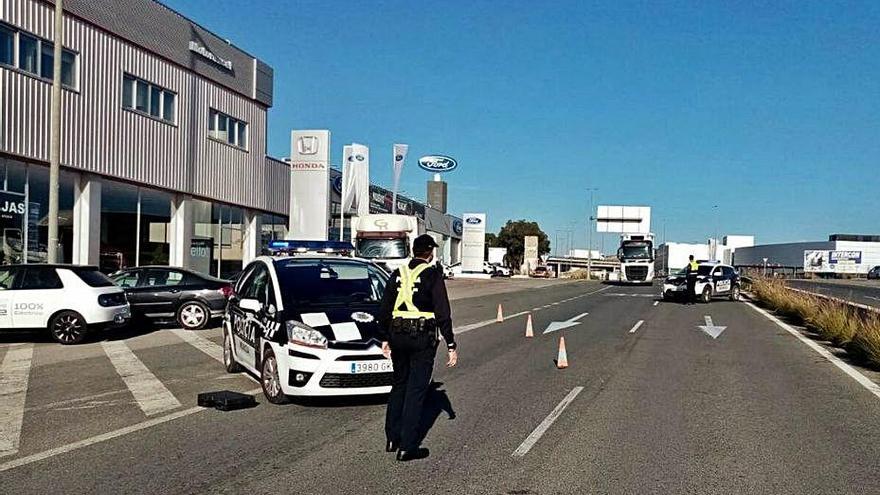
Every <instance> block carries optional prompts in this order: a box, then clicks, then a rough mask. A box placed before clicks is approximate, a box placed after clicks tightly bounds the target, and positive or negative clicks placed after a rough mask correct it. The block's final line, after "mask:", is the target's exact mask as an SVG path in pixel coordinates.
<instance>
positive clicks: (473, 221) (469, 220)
mask: <svg viewBox="0 0 880 495" xmlns="http://www.w3.org/2000/svg"><path fill="white" fill-rule="evenodd" d="M464 221H465V222H467V223H468V224H470V225H480V224H481V223H483V220H482V219H481V218H479V217H467V218H465V219H464Z"/></svg>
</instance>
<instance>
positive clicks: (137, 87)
mask: <svg viewBox="0 0 880 495" xmlns="http://www.w3.org/2000/svg"><path fill="white" fill-rule="evenodd" d="M176 100H177V95H176V94H175V93H173V92H171V91H168V90H167V89H163V88H161V87H159V86H156V85H155V84H152V83H149V82H147V81H144V80H143V79H138V78H136V77H134V76H130V75H128V74H123V75H122V107H123V108H127V109H129V110H134V111H136V112H139V113H143V114H145V115H149V116H150V117H155V118H157V119H160V120H164V121H165V122H168V123H172V124H173V123H174V115H175V113H176V112H175V103H176Z"/></svg>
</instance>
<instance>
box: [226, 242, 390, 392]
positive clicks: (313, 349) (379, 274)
mask: <svg viewBox="0 0 880 495" xmlns="http://www.w3.org/2000/svg"><path fill="white" fill-rule="evenodd" d="M351 249H352V248H351V245H350V244H348V243H340V242H311V241H274V242H272V243H271V245H270V251H271V253H270V254H271V255H270V256H261V257H258V258H257V259H255V260H254V261H253V262H251V263H250V264H249V265H248V266H247V267H246V268H245V269H244V271H243V272H242V274H241V276H240V277H239V279H238V281H237V282H236V285H235V288H234V291H233V294H232V296H231V297H230V299H229V304H228V306H227V308H226V315H225V317H224V321H223V360H224V364H225V366H226V370H227V371H229V372H230V373H235V372H238V371H241V369H242V368H244V369H245V370H247V371H250V372H251V373H254V374H256V375H257V376H259V378H260V384H261V385H262V388H263V393H264V395H265V396H266V399H267V400H268V401H269V402H271V403H273V404H280V403H284V402H286V401H287V398H288V396H331V395H333V396H339V395H369V394H384V393H388V392H390V391H391V376H392V371H393V368H392V364H391V360H390V359H386V358H385V356H383V355H382V349H381V342H380V341H379V340H378V339H377V331H378V329H379V327H378V323H377V322H376V317H377V315H378V311H379V306H380V302H381V300H382V294H383V293H384V292H385V284H387V283H388V274H387V273H386V272H385V271H384V270H383V269H382V268H380V267H379V266H377V265H375V264H373V263H372V262H370V261H367V260H364V259H359V258H353V257H350V256H348V254H349V253H350V251H351Z"/></svg>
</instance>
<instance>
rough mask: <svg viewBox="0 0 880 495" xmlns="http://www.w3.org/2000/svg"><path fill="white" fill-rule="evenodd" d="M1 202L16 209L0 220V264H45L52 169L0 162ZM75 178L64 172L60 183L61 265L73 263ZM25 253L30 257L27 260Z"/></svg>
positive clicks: (12, 209)
mask: <svg viewBox="0 0 880 495" xmlns="http://www.w3.org/2000/svg"><path fill="white" fill-rule="evenodd" d="M0 176H2V179H3V180H2V186H3V187H2V189H3V190H2V191H0V198H2V200H3V201H6V202H9V204H12V205H14V206H13V208H10V209H9V210H8V211H7V212H6V213H5V214H4V215H2V216H0V246H2V253H0V258H2V259H0V261H2V262H3V263H7V264H8V263H45V262H46V260H47V255H48V249H47V246H48V241H49V235H48V234H49V232H48V229H49V227H48V226H49V221H48V217H47V215H46V212H47V211H48V209H49V169H48V168H46V167H43V166H40V165H25V164H24V163H19V162H15V161H11V160H4V159H0ZM73 182H74V175H73V174H70V173H67V172H62V173H61V178H60V183H59V189H58V194H59V197H58V199H59V208H58V234H59V254H60V257H61V260H60V261H61V262H66V263H69V262H71V260H72V252H73V251H72V250H73V214H72V213H73ZM24 253H27V255H26V256H25V255H24Z"/></svg>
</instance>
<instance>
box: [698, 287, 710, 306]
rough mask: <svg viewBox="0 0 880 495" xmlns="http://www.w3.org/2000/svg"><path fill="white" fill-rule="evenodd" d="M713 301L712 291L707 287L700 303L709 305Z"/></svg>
mask: <svg viewBox="0 0 880 495" xmlns="http://www.w3.org/2000/svg"><path fill="white" fill-rule="evenodd" d="M711 300H712V289H710V288H709V287H708V286H707V287H706V288H705V289H703V294H702V295H701V296H700V301H701V302H704V303H708V302H709V301H711Z"/></svg>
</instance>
